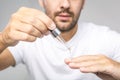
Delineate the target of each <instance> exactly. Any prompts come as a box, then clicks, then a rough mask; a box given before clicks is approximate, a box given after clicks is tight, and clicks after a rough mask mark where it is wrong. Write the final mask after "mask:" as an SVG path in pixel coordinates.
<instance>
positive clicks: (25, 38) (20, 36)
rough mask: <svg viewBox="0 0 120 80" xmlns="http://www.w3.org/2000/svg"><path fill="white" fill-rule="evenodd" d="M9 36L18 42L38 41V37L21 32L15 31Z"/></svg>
mask: <svg viewBox="0 0 120 80" xmlns="http://www.w3.org/2000/svg"><path fill="white" fill-rule="evenodd" d="M9 35H10V36H11V38H12V39H13V40H17V41H29V42H33V41H35V40H36V37H34V36H31V35H29V34H26V33H24V32H20V31H13V33H10V34H9ZM13 35H14V36H13Z"/></svg>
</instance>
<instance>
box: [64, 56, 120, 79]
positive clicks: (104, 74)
mask: <svg viewBox="0 0 120 80" xmlns="http://www.w3.org/2000/svg"><path fill="white" fill-rule="evenodd" d="M65 63H66V64H67V65H68V66H69V67H70V68H72V69H79V70H80V71H81V72H83V73H95V74H96V75H97V76H98V77H100V78H102V79H103V80H120V63H119V62H116V61H114V60H112V59H110V58H108V57H106V56H104V55H86V56H79V57H76V58H72V59H65Z"/></svg>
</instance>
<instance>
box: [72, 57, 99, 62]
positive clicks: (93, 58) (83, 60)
mask: <svg viewBox="0 0 120 80" xmlns="http://www.w3.org/2000/svg"><path fill="white" fill-rule="evenodd" d="M97 59H99V56H97V55H83V56H79V57H76V58H72V59H71V62H73V63H79V62H85V61H89V60H92V61H95V60H97Z"/></svg>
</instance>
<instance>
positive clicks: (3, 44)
mask: <svg viewBox="0 0 120 80" xmlns="http://www.w3.org/2000/svg"><path fill="white" fill-rule="evenodd" d="M0 44H1V46H3V47H7V46H8V45H7V44H6V43H5V41H4V39H3V36H2V33H1V32H0Z"/></svg>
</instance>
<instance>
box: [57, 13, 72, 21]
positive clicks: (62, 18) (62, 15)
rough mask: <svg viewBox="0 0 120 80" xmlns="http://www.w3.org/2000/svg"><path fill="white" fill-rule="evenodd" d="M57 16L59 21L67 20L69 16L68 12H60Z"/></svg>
mask: <svg viewBox="0 0 120 80" xmlns="http://www.w3.org/2000/svg"><path fill="white" fill-rule="evenodd" d="M57 17H58V19H59V20H60V21H69V19H70V18H71V16H70V14H68V13H61V14H59V15H58V16H57Z"/></svg>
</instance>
